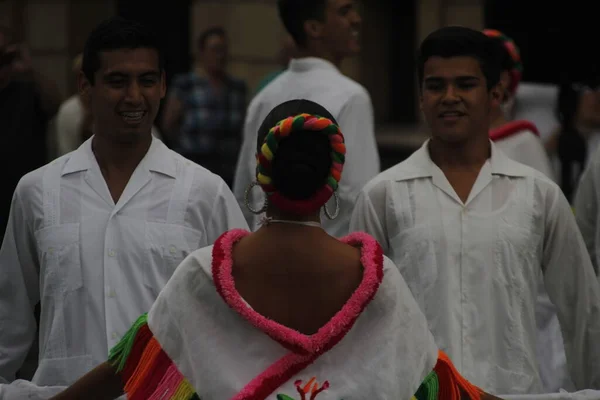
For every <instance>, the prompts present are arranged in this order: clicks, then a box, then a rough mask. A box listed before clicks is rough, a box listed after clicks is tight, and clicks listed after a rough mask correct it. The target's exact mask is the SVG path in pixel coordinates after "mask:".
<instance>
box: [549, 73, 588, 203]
mask: <svg viewBox="0 0 600 400" xmlns="http://www.w3.org/2000/svg"><path fill="white" fill-rule="evenodd" d="M582 88H583V85H580V84H577V83H572V82H564V83H562V84H561V85H560V87H559V91H558V101H557V106H556V114H557V117H558V120H559V121H560V124H561V128H560V133H559V135H558V158H559V160H560V169H561V171H560V175H561V189H562V191H563V193H564V195H565V197H566V198H567V199H569V200H572V196H573V194H574V191H575V186H576V184H577V182H578V181H579V176H576V177H574V176H573V168H574V167H575V166H578V167H579V175H580V174H581V172H583V168H584V167H585V161H586V156H587V143H586V141H585V139H584V138H583V136H582V135H581V133H580V132H579V131H578V129H577V126H576V117H577V109H578V108H579V103H580V102H581V94H582Z"/></svg>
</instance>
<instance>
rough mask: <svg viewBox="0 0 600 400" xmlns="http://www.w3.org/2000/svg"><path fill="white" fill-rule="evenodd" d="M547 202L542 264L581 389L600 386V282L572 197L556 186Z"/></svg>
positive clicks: (576, 384) (576, 379)
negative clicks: (575, 214) (582, 233)
mask: <svg viewBox="0 0 600 400" xmlns="http://www.w3.org/2000/svg"><path fill="white" fill-rule="evenodd" d="M545 203H546V204H545V207H546V221H545V235H544V245H543V265H542V268H543V271H544V282H545V286H546V290H547V292H548V296H549V298H550V300H551V301H552V303H553V304H554V305H555V307H556V311H557V316H558V320H559V322H560V327H561V330H562V334H563V340H564V344H565V353H566V356H567V364H568V366H569V370H570V372H571V377H572V379H573V382H574V383H575V386H576V388H577V389H578V390H582V389H600V285H598V281H597V280H596V276H595V274H594V270H593V267H592V263H591V261H590V258H589V255H588V252H587V249H586V247H585V244H584V242H583V239H582V237H581V234H580V232H579V229H578V228H577V224H576V222H575V217H574V216H573V213H572V212H571V208H570V206H569V203H568V202H567V199H566V198H565V197H564V195H563V194H562V192H561V191H560V190H559V189H558V188H557V187H555V190H552V191H548V193H547V194H546V202H545Z"/></svg>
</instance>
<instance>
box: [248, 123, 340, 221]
mask: <svg viewBox="0 0 600 400" xmlns="http://www.w3.org/2000/svg"><path fill="white" fill-rule="evenodd" d="M300 131H305V132H306V131H311V132H314V133H318V134H323V135H327V137H328V138H329V143H330V145H331V167H330V169H329V175H328V176H327V179H326V181H325V183H324V185H323V186H322V187H321V188H319V189H318V190H317V191H316V192H315V193H314V194H313V195H312V196H311V197H309V198H308V199H303V200H294V199H290V198H287V197H286V196H284V195H283V194H281V193H280V192H279V191H278V190H277V188H276V187H275V186H274V185H273V179H272V178H271V165H272V162H273V158H274V157H275V155H276V153H277V148H278V145H279V141H280V140H281V139H283V138H286V137H288V136H289V135H290V134H292V133H293V132H300ZM345 156H346V145H345V143H344V135H343V134H342V132H341V131H340V128H339V127H338V126H337V125H335V124H334V123H333V122H332V121H331V120H330V119H328V118H322V117H319V116H316V115H310V114H299V115H296V116H293V117H288V118H286V119H284V120H282V121H280V122H279V123H277V125H275V126H274V127H273V128H271V129H270V130H269V133H268V134H267V135H266V137H265V140H264V142H263V145H262V146H261V149H260V152H259V153H258V157H257V167H256V177H257V180H258V183H259V184H260V186H261V187H262V189H263V190H264V192H265V193H266V194H267V196H268V198H269V202H270V203H272V204H273V205H275V206H276V207H277V208H279V209H280V210H282V211H285V212H290V213H294V214H297V215H308V214H312V213H314V212H317V211H318V210H319V208H321V207H322V206H323V205H324V204H325V203H326V202H327V200H329V198H330V197H331V196H332V195H333V192H334V191H336V190H337V188H338V186H339V182H340V180H341V179H342V170H343V167H344V162H345V160H346V158H345Z"/></svg>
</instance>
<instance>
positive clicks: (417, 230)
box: [351, 142, 600, 395]
mask: <svg viewBox="0 0 600 400" xmlns="http://www.w3.org/2000/svg"><path fill="white" fill-rule="evenodd" d="M351 229H352V230H356V231H361V230H362V231H366V232H367V233H370V234H371V235H373V236H374V237H375V238H376V239H378V240H379V242H380V243H381V245H382V246H383V248H384V251H385V253H386V255H387V256H389V257H390V258H391V259H392V260H393V261H394V263H395V264H396V265H397V266H398V267H399V269H400V272H401V273H402V275H403V276H404V278H405V280H406V281H407V283H408V286H409V287H410V289H411V291H412V293H413V295H414V296H415V298H416V299H417V302H418V304H419V305H420V306H421V308H422V310H423V312H424V313H425V315H426V317H427V320H428V322H429V328H430V329H431V331H432V333H433V335H434V337H435V339H436V342H437V344H438V345H439V347H440V348H441V349H442V350H444V351H446V352H447V353H448V355H449V356H450V358H451V359H452V360H453V362H454V363H455V365H456V367H457V368H458V370H459V371H460V372H461V373H462V374H463V375H464V376H465V378H466V379H468V380H469V381H470V382H472V383H474V384H476V385H478V386H480V387H482V388H483V389H484V390H486V391H489V392H491V393H493V394H497V395H504V394H524V393H540V392H542V391H543V388H542V383H541V380H540V376H539V370H538V363H537V360H536V351H535V348H536V340H537V337H536V326H535V313H534V311H535V304H536V295H537V293H538V290H537V289H538V288H537V283H538V282H539V280H540V279H542V276H540V275H541V274H543V280H544V282H545V287H546V290H547V292H548V295H549V298H550V300H552V302H553V303H554V305H555V307H556V310H557V315H558V318H559V321H560V325H561V330H562V334H563V338H564V341H565V350H566V355H567V360H568V364H569V367H570V372H571V376H572V379H573V381H574V383H575V385H576V386H577V389H584V388H593V389H598V388H600V287H599V285H598V282H597V281H596V278H595V276H594V271H593V269H592V265H591V262H590V259H589V256H588V253H587V250H586V248H585V245H584V243H583V240H582V237H581V234H580V233H579V230H578V229H577V226H576V223H575V218H574V216H573V213H572V212H571V209H570V207H569V204H568V203H567V200H566V199H565V197H564V196H563V194H562V192H561V191H560V189H559V188H558V186H557V185H556V184H554V183H553V182H552V181H550V179H548V178H547V177H545V176H544V175H543V174H541V173H539V172H538V171H535V170H533V169H531V168H529V167H527V166H525V165H522V164H519V163H517V162H515V161H513V160H510V159H509V158H508V157H507V156H506V155H505V154H504V153H503V152H502V151H499V150H498V149H497V147H496V146H495V145H494V144H492V155H491V158H490V159H489V160H488V161H487V162H486V163H485V164H484V165H483V167H482V169H481V171H480V172H479V176H478V177H477V180H476V181H475V184H474V185H473V188H472V190H471V193H470V195H469V198H468V200H467V201H466V202H465V203H463V202H462V201H461V200H460V198H459V197H458V196H457V194H456V192H455V191H454V189H453V188H452V186H451V185H450V183H449V182H448V180H447V179H446V177H445V175H444V173H443V172H442V171H441V170H440V169H439V168H438V167H437V166H436V165H435V164H434V163H433V162H432V160H431V158H430V157H429V151H428V142H426V143H425V144H424V145H423V147H422V148H421V149H419V150H417V151H416V152H415V153H414V154H413V155H412V156H411V157H409V158H408V159H407V160H406V161H404V162H402V163H400V164H398V165H396V166H395V167H393V168H391V169H389V170H387V171H385V172H383V173H381V174H380V175H379V176H378V177H377V178H375V179H374V180H372V181H371V182H370V183H369V184H368V185H367V186H366V187H365V188H364V190H363V191H362V193H361V195H360V197H359V199H358V201H357V205H356V209H355V211H354V214H353V217H352V223H351Z"/></svg>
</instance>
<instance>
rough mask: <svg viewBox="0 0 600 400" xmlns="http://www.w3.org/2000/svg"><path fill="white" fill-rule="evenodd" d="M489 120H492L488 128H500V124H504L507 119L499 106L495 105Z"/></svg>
mask: <svg viewBox="0 0 600 400" xmlns="http://www.w3.org/2000/svg"><path fill="white" fill-rule="evenodd" d="M491 121H492V122H491V124H490V129H497V128H500V127H501V126H502V125H504V124H506V123H507V122H508V120H507V119H506V117H505V116H504V112H503V111H502V108H500V107H496V108H495V109H494V111H493V112H492V117H491Z"/></svg>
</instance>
